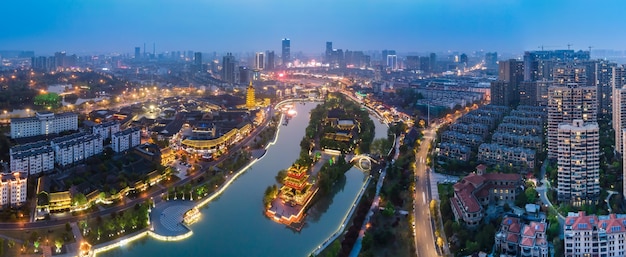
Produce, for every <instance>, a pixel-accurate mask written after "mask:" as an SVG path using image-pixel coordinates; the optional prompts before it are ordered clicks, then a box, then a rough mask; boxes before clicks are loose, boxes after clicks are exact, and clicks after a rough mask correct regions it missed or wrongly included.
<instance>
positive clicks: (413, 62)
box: [404, 55, 420, 70]
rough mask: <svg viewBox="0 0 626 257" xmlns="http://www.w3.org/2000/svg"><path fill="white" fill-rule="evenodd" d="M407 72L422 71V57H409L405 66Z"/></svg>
mask: <svg viewBox="0 0 626 257" xmlns="http://www.w3.org/2000/svg"><path fill="white" fill-rule="evenodd" d="M404 69H405V70H419V69H420V57H419V56H411V55H410V56H407V57H406V63H405V66H404Z"/></svg>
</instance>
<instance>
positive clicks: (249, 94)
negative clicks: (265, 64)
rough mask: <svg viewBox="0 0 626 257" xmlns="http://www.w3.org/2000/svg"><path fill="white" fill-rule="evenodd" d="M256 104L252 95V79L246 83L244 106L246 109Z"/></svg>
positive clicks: (252, 107)
mask: <svg viewBox="0 0 626 257" xmlns="http://www.w3.org/2000/svg"><path fill="white" fill-rule="evenodd" d="M255 106H256V98H255V96H254V86H252V81H250V84H249V85H248V90H247V92H246V107H247V108H248V110H251V109H254V107H255Z"/></svg>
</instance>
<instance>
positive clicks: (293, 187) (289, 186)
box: [280, 164, 313, 205]
mask: <svg viewBox="0 0 626 257" xmlns="http://www.w3.org/2000/svg"><path fill="white" fill-rule="evenodd" d="M307 170H308V169H307V167H303V166H300V165H298V164H295V165H293V166H291V167H289V169H288V170H287V176H286V177H285V179H284V180H283V186H282V187H281V188H280V198H281V199H283V201H285V202H287V203H291V204H292V205H294V204H297V205H304V204H305V203H306V202H307V201H308V200H309V198H310V197H311V196H312V194H313V190H310V189H311V186H312V185H311V183H310V182H309V181H308V180H309V174H307Z"/></svg>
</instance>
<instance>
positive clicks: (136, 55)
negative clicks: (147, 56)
mask: <svg viewBox="0 0 626 257" xmlns="http://www.w3.org/2000/svg"><path fill="white" fill-rule="evenodd" d="M139 58H141V47H139V46H138V47H135V60H139Z"/></svg>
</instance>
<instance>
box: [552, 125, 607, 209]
mask: <svg viewBox="0 0 626 257" xmlns="http://www.w3.org/2000/svg"><path fill="white" fill-rule="evenodd" d="M598 131H599V128H598V123H597V122H584V121H583V120H573V121H572V123H570V124H567V123H564V124H561V125H559V128H558V158H557V167H558V171H557V172H558V173H557V176H558V184H557V192H558V200H559V201H560V202H570V203H572V204H574V205H575V206H580V205H582V204H595V203H596V201H597V200H598V197H599V195H600V182H599V180H600V146H599V145H600V143H599V140H600V136H599V133H598Z"/></svg>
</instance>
